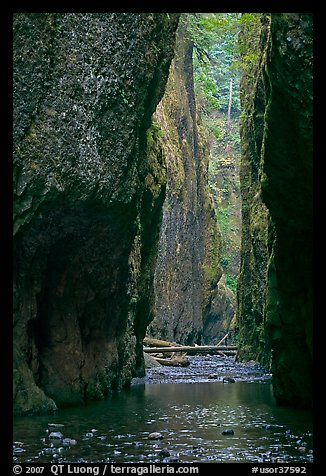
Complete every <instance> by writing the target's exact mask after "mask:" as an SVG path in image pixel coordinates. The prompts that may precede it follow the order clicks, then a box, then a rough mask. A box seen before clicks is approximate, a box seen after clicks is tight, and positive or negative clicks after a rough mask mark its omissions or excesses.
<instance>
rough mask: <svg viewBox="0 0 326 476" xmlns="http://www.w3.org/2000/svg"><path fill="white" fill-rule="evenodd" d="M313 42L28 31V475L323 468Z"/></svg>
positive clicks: (227, 35) (64, 19) (296, 25)
mask: <svg viewBox="0 0 326 476" xmlns="http://www.w3.org/2000/svg"><path fill="white" fill-rule="evenodd" d="M312 30H313V21H312V14H309V13H272V14H268V13H265V14H262V13H247V14H240V13H237V14H236V13H224V14H223V13H215V14H214V13H211V14H201V13H194V14H186V13H182V14H178V13H92V14H90V13H15V14H14V16H13V31H14V49H13V66H14V69H13V113H14V114H13V147H14V166H13V173H14V178H13V180H14V204H13V211H14V256H13V259H14V264H13V270H14V283H13V292H14V309H13V311H14V316H13V317H14V330H13V339H14V341H13V351H14V352H13V379H14V385H13V404H14V410H13V413H14V435H15V436H14V439H15V440H16V443H15V442H14V456H13V458H14V462H18V463H20V462H24V461H27V460H28V459H26V458H29V461H33V462H35V463H37V462H42V461H45V462H49V461H52V462H53V461H54V460H53V458H54V455H55V454H57V456H56V457H55V458H56V459H55V461H62V462H63V463H67V462H76V463H78V462H79V463H83V462H107V461H110V462H113V463H115V462H116V463H125V462H129V463H139V462H145V463H152V462H161V463H162V462H163V463H171V462H172V463H173V462H186V463H195V462H285V463H303V464H305V463H311V462H312V461H313V456H312V455H313V450H312V422H311V412H312V406H313V405H312V402H313V396H312V344H313V337H312V62H313V54H312V45H313V39H312V35H313V32H312ZM149 341H153V342H154V345H155V342H156V343H157V342H158V343H160V345H162V341H163V343H165V344H167V345H171V344H177V345H183V346H193V347H198V346H203V345H204V346H205V345H208V346H216V345H217V344H218V343H221V344H222V345H224V346H225V348H226V349H228V346H231V348H232V349H233V348H236V351H233V350H232V351H230V352H229V351H228V350H225V353H224V354H223V352H222V353H217V354H216V355H215V354H214V353H212V354H209V353H208V354H207V353H206V354H198V355H197V354H195V355H192V354H191V352H189V355H188V356H187V355H181V356H179V359H181V360H180V361H179V364H180V365H176V366H172V365H171V366H170V367H169V366H168V365H166V361H168V360H169V358H170V357H171V356H170V357H169V355H168V357H167V358H165V355H160V354H159V352H157V353H156V354H155V355H154V357H153V356H152V357H151V356H150V355H152V354H150V353H145V352H143V346H144V345H146V342H149ZM145 350H146V349H145ZM146 354H147V355H146ZM172 357H173V355H172ZM159 361H164V362H163V363H162V362H161V364H160V363H159ZM180 362H181V363H180ZM184 362H186V363H185V364H184ZM183 364H184V365H183ZM228 383H229V385H225V384H228ZM191 389H192V391H191ZM187 408H188V410H189V411H188V410H187ZM131 413H132V414H134V416H135V417H134V419H133V421H132V422H131V421H130V414H131ZM106 417H107V418H108V419H110V421H112V425H111V423H110V424H108V423H105V421H106ZM26 419H27V420H26ZM194 419H196V420H194ZM29 421H31V422H32V421H34V422H36V426H37V425H38V426H44V425H45V426H46V423H45V422H48V421H50V422H52V433H51V434H53V432H56V431H57V430H58V433H60V432H59V428H63V427H67V426H68V425H69V424H70V425H71V431H70V437H71V438H70V437H69V438H68V437H67V434H66V433H65V431H64V430H60V431H62V433H64V435H62V434H61V433H60V435H61V436H60V437H59V436H58V439H59V440H60V445H61V446H60V445H59V446H58V445H57V446H58V447H59V448H61V449H62V451H61V453H60V451H59V452H58V453H56V452H55V451H54V450H52V449H51V448H52V447H53V441H46V443H44V445H43V446H44V447H41V446H40V444H38V445H37V444H36V440H38V441H39V440H40V439H44V441H45V440H46V439H47V438H49V435H45V437H44V438H42V434H41V431H40V430H37V429H36V427H35V428H34V426H35V425H33V424H32V428H27V427H29V423H27V422H29ZM68 421H69V422H70V423H68ZM194 421H198V422H199V423H198V427H197V428H196V430H195V427H194V426H193V425H194ZM298 421H300V422H301V423H300V425H298V423H297V422H298ZM61 422H62V427H61V426H60V423H61ZM92 422H93V423H92ZM120 424H121V428H119V426H120ZM55 425H58V426H57V427H56V426H55ZM146 425H147V426H146ZM220 427H221V428H220ZM91 428H94V432H93V433H92V435H90V431H91ZM189 428H193V429H192V430H191V431H190V430H189ZM273 428H274V429H275V428H279V429H280V433H275V435H274V433H273V432H272V431H271V429H273ZM65 429H67V428H65ZM147 429H149V430H152V433H150V431H147ZM50 431H51V426H50ZM92 431H93V430H92ZM96 432H99V433H96ZM110 432H111V433H110ZM153 432H154V433H153ZM155 432H156V433H158V434H160V435H161V436H160V437H158V436H157V437H154V436H152V437H150V435H153V434H155ZM217 432H218V433H217ZM228 432H229V433H228ZM250 432H252V433H250ZM48 433H49V432H48ZM68 433H69V432H68ZM272 433H273V434H272ZM217 434H218V435H219V436H218V437H217V436H216V435H217ZM233 434H235V437H234V438H235V439H234V441H233V440H232V442H231V446H230V447H228V446H227V442H226V441H225V435H230V437H232V438H233V436H232V435H233ZM87 435H88V436H87ZM96 435H97V436H96ZM128 435H129V436H128ZM214 435H215V436H214ZM266 435H268V436H266ZM279 435H281V436H279ZM64 436H66V438H64ZM93 436H96V438H93ZM181 437H182V438H181ZM228 437H229V436H228ZM53 438H55V437H54V436H53ZM101 438H102V439H101ZM115 438H119V442H120V446H119V445H118V444H116V440H115ZM151 438H152V439H151ZM236 438H238V439H239V441H238V442H237V441H236ZM251 438H253V440H252V441H253V443H252V444H251V443H250V442H251ZM65 439H66V441H68V443H67V444H66V445H65V444H64V440H65ZM156 439H157V440H158V443H155V442H154V443H153V441H152V440H156ZM167 440H168V441H169V443H167ZM264 440H266V442H265V443H266V445H265V443H259V442H261V441H264ZM17 441H18V443H19V442H22V443H21V444H18V443H17ZM69 441H70V443H69ZM72 441H77V444H76V443H71V442H72ZM95 441H96V443H97V444H96V445H95V443H94V442H95ZM25 442H26V445H27V446H29V449H27V450H26V448H27V446H26V447H25V446H24V445H25ZM119 442H118V443H119ZM295 442H296V443H295ZM298 442H301V443H298ZM294 443H295V444H294ZM51 444H52V446H51ZM131 444H132V445H133V447H132V448H133V450H132V451H129V450H128V445H131ZM155 444H156V446H155ZM92 445H93V446H92ZM166 445H167V446H166ZM178 445H179V447H180V451H177V449H176V448H177V447H178ZM259 445H260V446H259ZM198 448H199V449H200V450H199V449H198ZM230 448H231V449H230ZM257 448H258V449H257ZM259 448H260V450H259ZM275 448H278V449H275ZM51 458H52V459H51ZM60 458H61V459H60Z"/></svg>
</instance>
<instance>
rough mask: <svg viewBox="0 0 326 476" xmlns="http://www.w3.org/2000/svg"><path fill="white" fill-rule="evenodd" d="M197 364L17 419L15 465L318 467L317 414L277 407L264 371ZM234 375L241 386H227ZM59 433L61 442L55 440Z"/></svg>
mask: <svg viewBox="0 0 326 476" xmlns="http://www.w3.org/2000/svg"><path fill="white" fill-rule="evenodd" d="M190 361H191V364H190V365H189V366H188V367H185V368H174V367H163V366H160V367H155V368H152V369H148V370H147V373H146V377H145V378H144V379H135V380H134V381H133V384H132V385H131V387H130V388H129V389H126V390H123V391H121V392H116V393H114V394H112V395H111V396H109V397H108V398H107V399H106V400H104V401H101V402H95V403H92V404H89V405H87V406H85V407H75V408H69V409H62V410H59V411H57V412H55V413H54V414H51V415H42V416H33V417H16V418H14V426H13V434H14V447H13V459H14V461H15V462H17V463H19V462H35V463H36V462H38V463H39V462H60V463H66V462H70V463H74V462H80V463H81V462H88V463H90V462H112V463H139V462H146V463H152V462H154V463H155V462H156V463H158V462H165V463H170V462H181V463H193V462H250V463H252V462H287V463H289V462H290V463H305V462H312V461H313V449H312V415H311V413H310V412H307V411H303V410H298V409H294V408H288V407H280V406H277V405H276V404H275V401H274V398H273V394H272V387H271V382H270V375H268V374H266V373H264V370H263V369H262V368H260V367H259V366H257V365H255V364H251V365H250V364H246V365H244V364H237V363H236V362H235V361H234V358H233V357H218V356H209V357H204V356H202V357H198V356H197V357H190ZM226 375H227V376H232V377H233V378H234V379H235V382H234V383H228V384H227V383H223V381H222V379H223V376H226ZM49 424H52V425H62V426H57V427H55V426H53V427H51V426H49ZM58 432H60V433H61V434H62V437H61V438H60V439H58V440H57V439H52V438H51V439H50V436H51V433H52V437H53V436H60V435H55V434H57V433H58ZM153 432H154V433H160V435H155V434H154V435H151V433H153ZM53 433H54V435H53ZM225 433H229V434H225ZM158 436H160V438H159V439H155V438H154V437H158ZM64 438H65V439H64ZM72 440H75V441H72Z"/></svg>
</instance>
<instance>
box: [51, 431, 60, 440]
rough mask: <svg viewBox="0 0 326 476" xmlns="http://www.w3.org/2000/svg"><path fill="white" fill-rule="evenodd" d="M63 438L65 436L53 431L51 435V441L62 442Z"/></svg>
mask: <svg viewBox="0 0 326 476" xmlns="http://www.w3.org/2000/svg"><path fill="white" fill-rule="evenodd" d="M62 438H63V434H62V433H61V432H60V431H52V432H51V433H50V434H49V439H50V440H61V439H62Z"/></svg>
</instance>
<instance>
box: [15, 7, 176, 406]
mask: <svg viewBox="0 0 326 476" xmlns="http://www.w3.org/2000/svg"><path fill="white" fill-rule="evenodd" d="M178 17H179V15H178V14H164V13H163V14H150V13H145V14H144V13H143V14H139V13H92V14H89V13H69V14H65V13H49V14H46V13H38V14H23V13H19V14H14V75H13V78H14V89H13V98H14V234H15V238H14V342H15V347H14V348H15V358H14V362H15V375H16V380H15V381H16V387H15V395H14V408H15V412H16V413H28V412H34V411H36V410H37V407H39V409H42V408H43V409H44V408H46V406H48V408H53V406H54V405H55V404H57V405H58V406H63V405H68V404H74V403H80V402H84V401H85V400H91V399H100V398H103V397H104V396H105V395H106V394H107V393H108V392H109V391H110V389H111V388H116V387H121V386H123V385H126V384H128V382H129V381H130V379H131V377H132V376H133V375H134V374H139V373H140V374H141V373H142V372H143V370H144V365H143V357H142V339H143V336H144V329H145V328H146V325H147V323H148V312H149V310H150V302H151V285H150V283H151V281H152V279H153V272H154V269H153V261H154V256H155V251H156V245H157V240H158V231H159V224H160V219H161V208H162V204H163V200H164V195H165V183H166V178H165V168H164V161H165V159H164V154H163V152H162V150H161V149H160V148H159V147H156V149H155V150H152V152H151V153H150V151H149V147H147V144H146V140H147V137H146V131H147V129H148V127H149V126H150V122H151V116H152V113H153V111H154V110H155V107H156V105H157V103H158V102H159V100H160V99H161V97H162V95H163V92H164V88H165V83H166V80H167V76H168V71H169V66H170V62H171V60H172V57H173V54H174V41H175V31H176V28H177V24H178ZM143 311H144V313H143ZM142 316H143V317H142ZM24 395H25V397H24ZM33 395H34V396H35V397H34V396H33ZM43 400H44V401H43ZM45 401H46V402H47V404H44V402H45ZM53 402H55V404H54V403H53Z"/></svg>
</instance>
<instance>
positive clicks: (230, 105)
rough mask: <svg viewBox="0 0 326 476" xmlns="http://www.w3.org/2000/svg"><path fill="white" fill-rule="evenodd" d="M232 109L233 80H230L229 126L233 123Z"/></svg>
mask: <svg viewBox="0 0 326 476" xmlns="http://www.w3.org/2000/svg"><path fill="white" fill-rule="evenodd" d="M231 107H232V79H230V86H229V105H228V124H230V122H231Z"/></svg>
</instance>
